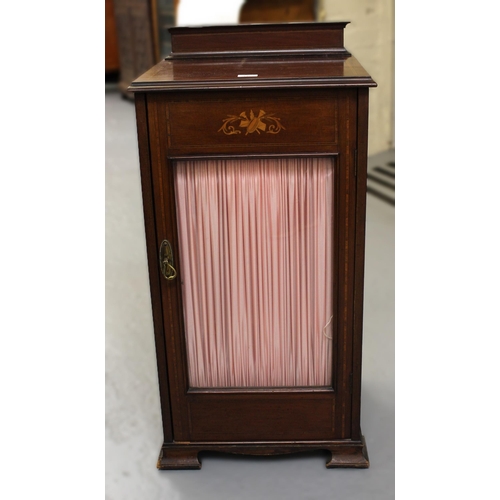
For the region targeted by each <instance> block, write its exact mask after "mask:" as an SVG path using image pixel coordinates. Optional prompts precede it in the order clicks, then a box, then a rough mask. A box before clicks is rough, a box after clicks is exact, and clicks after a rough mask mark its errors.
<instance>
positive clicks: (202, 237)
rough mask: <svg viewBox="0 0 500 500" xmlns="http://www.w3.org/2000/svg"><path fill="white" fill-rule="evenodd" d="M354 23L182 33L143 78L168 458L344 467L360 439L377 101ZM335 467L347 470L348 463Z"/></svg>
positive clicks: (143, 140) (146, 192)
mask: <svg viewBox="0 0 500 500" xmlns="http://www.w3.org/2000/svg"><path fill="white" fill-rule="evenodd" d="M346 25H347V23H298V24H275V25H272V24H262V25H255V24H250V25H237V26H219V27H193V28H182V27H177V28H172V29H171V30H170V32H171V35H172V54H171V55H170V56H169V57H168V58H166V59H165V60H163V61H161V62H160V63H159V64H157V65H156V66H154V67H153V68H151V69H150V70H149V71H147V72H146V73H145V74H144V75H142V76H141V77H139V78H138V79H136V80H135V81H134V82H133V83H132V84H131V86H130V90H131V91H133V92H134V93H135V103H136V116H137V127H138V139H139V157H140V168H141V179H142V194H143V203H144V216H145V228H146V243H147V254H148V264H149V279H150V287H151V298H152V309H153V319H154V332H155V342H156V355H157V362H158V378H159V387H160V397H161V410H162V418H163V432H164V442H163V446H162V448H161V452H160V457H159V459H158V464H157V466H158V468H160V469H199V468H200V467H201V464H200V461H199V457H198V453H199V452H200V451H220V452H226V453H238V454H252V455H272V454H285V453H294V452H301V451H308V450H327V451H328V452H330V454H329V459H328V461H327V464H326V466H327V467H328V468H332V467H360V468H363V467H368V465H369V462H368V455H367V451H366V445H365V441H364V438H363V436H362V434H361V429H360V402H361V401H360V400H361V341H362V322H363V320H362V309H363V266H364V245H365V241H364V238H365V203H366V156H367V133H368V89H369V87H373V86H375V85H376V83H375V82H374V81H373V80H372V79H371V77H370V76H369V75H368V73H367V72H366V71H365V70H364V69H363V68H362V67H361V65H360V64H359V63H358V61H357V60H356V59H355V58H354V57H352V56H351V54H350V53H349V52H348V51H347V50H346V49H345V48H344V28H345V26H346ZM330 455H331V456H330Z"/></svg>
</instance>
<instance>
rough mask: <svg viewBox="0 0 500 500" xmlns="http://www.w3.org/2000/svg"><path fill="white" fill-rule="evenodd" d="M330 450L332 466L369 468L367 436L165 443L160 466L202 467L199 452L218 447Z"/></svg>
mask: <svg viewBox="0 0 500 500" xmlns="http://www.w3.org/2000/svg"><path fill="white" fill-rule="evenodd" d="M317 450H326V451H328V452H330V453H331V458H330V459H329V460H328V461H327V462H326V467H327V468H328V469H334V468H339V467H344V468H345V467H354V468H358V469H366V468H368V467H369V465H370V462H369V459H368V452H367V449H366V443H365V439H364V437H361V441H351V440H338V441H301V442H300V441H299V442H265V443H165V444H164V445H163V446H162V448H161V451H160V456H159V458H158V463H157V467H158V469H160V470H176V469H195V470H196V469H201V462H200V460H199V459H198V453H199V452H201V451H217V452H222V453H234V454H238V455H285V454H290V453H299V452H304V451H317Z"/></svg>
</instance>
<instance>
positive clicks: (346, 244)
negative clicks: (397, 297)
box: [335, 90, 357, 438]
mask: <svg viewBox="0 0 500 500" xmlns="http://www.w3.org/2000/svg"><path fill="white" fill-rule="evenodd" d="M356 109H357V94H356V91H353V90H346V91H343V92H339V119H340V121H341V123H342V124H343V126H342V127H340V130H339V151H340V154H339V159H340V169H339V172H340V176H339V188H340V189H339V192H340V196H339V199H340V200H341V201H342V203H341V204H340V205H339V209H338V211H339V217H338V221H339V228H338V229H339V238H338V241H339V243H338V266H339V274H338V283H339V286H338V292H339V295H338V308H339V309H338V317H339V321H338V347H337V356H336V363H337V367H338V369H337V384H336V389H337V400H336V403H335V404H336V411H335V413H336V424H335V428H336V429H337V432H338V435H337V436H336V437H339V438H350V437H351V402H352V401H351V380H352V379H351V377H352V375H351V374H352V334H353V295H354V234H355V215H356V211H355V210H356V177H355V168H354V152H355V149H356V118H357V117H356Z"/></svg>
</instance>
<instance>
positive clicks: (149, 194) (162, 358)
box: [135, 93, 173, 442]
mask: <svg viewBox="0 0 500 500" xmlns="http://www.w3.org/2000/svg"><path fill="white" fill-rule="evenodd" d="M135 109H136V119H137V135H138V141H139V160H140V168H141V185H142V202H143V209H144V227H145V232H146V249H147V256H148V267H149V286H150V290H151V306H152V310H153V325H154V334H155V344H156V359H157V364H158V382H159V387H160V399H161V411H162V420H163V435H164V441H165V442H171V441H173V433H172V417H171V409H170V395H169V389H168V371H167V359H166V353H165V337H164V335H163V313H162V307H161V292H160V274H159V269H158V264H157V262H158V259H157V248H158V242H157V238H156V231H155V213H154V201H153V187H152V178H151V158H150V152H149V127H148V117H147V106H146V95H145V94H139V93H136V94H135Z"/></svg>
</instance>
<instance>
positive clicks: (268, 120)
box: [217, 109, 286, 135]
mask: <svg viewBox="0 0 500 500" xmlns="http://www.w3.org/2000/svg"><path fill="white" fill-rule="evenodd" d="M238 121H239V122H240V123H239V124H238V123H237V122H238ZM236 127H241V128H246V129H247V130H246V133H245V135H248V134H253V133H254V132H257V133H258V134H260V132H261V131H262V132H265V133H266V134H277V133H279V132H280V130H281V129H283V130H286V129H285V127H284V126H283V125H282V124H281V121H280V118H276V117H275V116H274V113H266V112H265V111H264V110H262V109H261V110H260V111H259V114H258V115H257V116H255V114H254V112H253V110H250V118H249V117H248V116H247V114H246V112H245V111H242V112H241V113H240V114H239V116H236V115H228V118H226V119H225V120H223V124H222V127H221V128H220V129H219V130H218V131H217V132H221V131H222V132H224V133H225V134H226V135H233V134H241V130H238V129H237V128H236Z"/></svg>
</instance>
